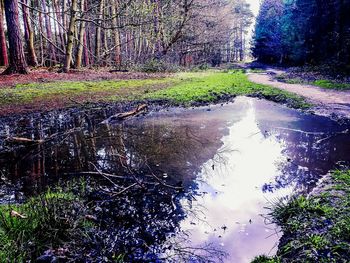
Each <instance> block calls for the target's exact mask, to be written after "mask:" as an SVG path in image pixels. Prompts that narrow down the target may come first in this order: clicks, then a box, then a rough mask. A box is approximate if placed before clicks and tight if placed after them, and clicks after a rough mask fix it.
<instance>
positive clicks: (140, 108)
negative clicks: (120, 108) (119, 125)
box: [102, 104, 148, 123]
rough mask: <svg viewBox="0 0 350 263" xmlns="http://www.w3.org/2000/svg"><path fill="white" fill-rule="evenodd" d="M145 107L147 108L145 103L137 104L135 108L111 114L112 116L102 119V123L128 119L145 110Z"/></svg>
mask: <svg viewBox="0 0 350 263" xmlns="http://www.w3.org/2000/svg"><path fill="white" fill-rule="evenodd" d="M147 108H148V106H147V105H146V104H142V105H139V106H137V107H136V109H135V110H132V111H127V112H123V113H118V114H116V115H113V116H111V117H109V118H108V119H106V120H104V121H103V122H102V123H108V122H110V121H122V120H125V119H128V118H130V117H135V116H138V115H140V114H141V113H143V112H145V111H146V110H147Z"/></svg>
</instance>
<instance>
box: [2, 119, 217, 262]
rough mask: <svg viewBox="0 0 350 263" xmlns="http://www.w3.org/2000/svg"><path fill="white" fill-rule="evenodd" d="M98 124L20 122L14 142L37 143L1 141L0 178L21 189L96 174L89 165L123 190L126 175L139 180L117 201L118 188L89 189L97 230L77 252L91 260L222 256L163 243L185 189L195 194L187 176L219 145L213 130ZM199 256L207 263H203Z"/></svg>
mask: <svg viewBox="0 0 350 263" xmlns="http://www.w3.org/2000/svg"><path fill="white" fill-rule="evenodd" d="M103 118H105V116H103ZM103 118H102V119H103ZM100 119H101V118H97V117H95V116H89V115H87V114H81V115H80V114H76V115H74V116H67V118H65V117H64V116H57V115H52V116H51V118H49V119H44V120H41V119H34V118H29V119H27V120H22V121H21V122H22V123H21V125H22V127H27V128H26V129H25V131H24V132H21V133H16V136H21V137H25V138H31V139H34V140H38V139H44V140H45V143H41V144H32V145H26V146H25V147H24V146H23V145H16V144H9V143H3V142H2V144H1V147H2V148H1V150H2V153H0V163H1V166H2V167H3V168H2V172H3V173H4V174H5V175H6V176H7V175H9V177H10V178H12V179H13V178H20V177H23V176H24V177H27V178H28V179H29V182H28V183H26V184H24V185H29V183H30V184H31V185H32V184H34V181H30V179H31V178H33V177H37V178H39V179H40V180H41V179H42V178H54V177H60V176H62V175H63V174H73V175H74V174H79V173H84V172H96V169H95V167H96V168H97V169H98V170H100V171H101V172H103V173H113V174H115V175H118V176H126V177H129V179H127V180H123V179H120V182H119V181H118V184H119V185H120V187H121V188H123V187H125V186H127V185H130V173H132V174H133V175H134V176H137V177H138V178H140V179H141V182H142V184H141V185H136V187H134V188H133V189H132V191H129V192H125V193H123V194H120V195H118V196H115V195H114V194H115V192H117V191H119V190H120V189H119V190H118V188H117V187H116V188H115V189H114V187H115V186H114V185H110V184H109V182H108V181H106V180H104V181H100V180H99V181H98V183H96V184H94V187H92V188H91V191H90V193H89V195H88V196H87V200H86V202H87V204H89V206H91V209H92V211H94V213H95V214H96V216H97V218H98V219H99V220H100V221H99V222H100V224H101V226H100V227H99V229H98V231H96V232H94V233H92V234H91V236H90V240H89V242H88V243H89V246H86V247H85V248H82V249H83V250H84V249H86V250H87V251H86V253H92V254H91V255H93V256H92V257H93V258H100V259H102V258H103V256H107V257H109V258H112V257H113V255H115V254H125V255H126V261H127V262H149V261H156V260H158V259H160V257H164V256H165V257H166V260H167V261H169V262H179V261H176V259H179V260H185V259H189V260H196V261H194V262H210V260H209V259H210V257H209V255H210V256H212V257H211V258H216V259H218V258H220V257H222V256H223V255H224V253H223V252H221V251H220V250H218V249H217V248H215V247H213V246H210V245H205V246H203V247H197V248H194V247H191V246H190V244H189V242H186V240H185V239H188V238H189V237H188V236H183V237H182V238H183V240H182V241H181V242H179V241H177V242H175V243H174V240H173V239H172V238H171V236H172V235H173V234H174V233H175V232H178V230H179V229H178V228H179V223H180V221H181V220H183V219H184V218H185V217H186V215H187V211H184V207H183V206H182V204H181V203H180V201H179V200H180V199H182V198H184V196H185V197H187V198H189V199H190V198H191V196H192V194H191V191H192V190H190V188H188V187H187V186H188V185H191V184H192V189H193V188H195V185H193V184H195V183H194V182H193V179H194V175H195V174H196V173H197V172H198V169H199V168H200V166H201V164H202V163H204V162H205V161H206V160H208V159H210V158H212V157H213V156H214V155H215V153H216V151H217V149H218V148H220V146H221V144H222V142H221V141H220V140H218V137H219V138H220V137H221V136H222V134H220V132H219V131H218V130H217V129H216V127H215V126H214V127H212V128H209V129H201V128H200V125H199V124H198V125H197V124H193V125H190V124H187V125H184V126H182V125H175V124H172V123H169V122H165V123H163V124H162V123H160V124H159V123H155V122H152V121H139V120H138V119H135V120H134V121H131V122H127V123H120V124H115V125H108V124H106V125H100V124H99V123H100ZM91 163H92V164H93V165H92V164H91ZM151 173H154V174H155V175H156V176H158V177H159V178H162V179H164V180H166V181H167V182H169V184H174V183H176V182H178V181H182V182H183V185H184V186H185V189H184V190H185V191H184V192H182V193H179V192H178V191H176V190H175V189H171V188H167V187H164V186H163V185H161V184H158V183H157V181H155V182H154V180H153V183H152V180H151V179H152V178H149V176H150V174H151ZM43 175H46V176H43ZM113 180H114V179H113ZM142 186H147V188H145V187H142ZM23 190H24V191H27V190H26V189H25V188H24V189H22V191H23ZM28 191H31V189H30V190H28ZM28 193H29V194H30V192H28ZM194 211H195V210H193V211H192V213H194ZM171 242H173V243H171ZM91 251H93V252H91ZM205 257H208V260H205V261H203V260H204V259H205ZM82 260H83V259H82Z"/></svg>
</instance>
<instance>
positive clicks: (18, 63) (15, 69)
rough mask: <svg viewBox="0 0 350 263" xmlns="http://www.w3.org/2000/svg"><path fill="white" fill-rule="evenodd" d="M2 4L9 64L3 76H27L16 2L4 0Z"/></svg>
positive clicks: (16, 0) (14, 0)
mask: <svg viewBox="0 0 350 263" xmlns="http://www.w3.org/2000/svg"><path fill="white" fill-rule="evenodd" d="M4 3H5V14H6V23H7V29H8V30H7V31H8V40H9V47H10V48H9V51H10V61H9V62H10V63H9V67H8V68H7V69H6V70H5V72H4V74H14V73H20V74H27V73H28V69H27V63H26V60H25V57H24V50H23V43H22V36H21V31H20V23H19V18H18V0H5V1H4Z"/></svg>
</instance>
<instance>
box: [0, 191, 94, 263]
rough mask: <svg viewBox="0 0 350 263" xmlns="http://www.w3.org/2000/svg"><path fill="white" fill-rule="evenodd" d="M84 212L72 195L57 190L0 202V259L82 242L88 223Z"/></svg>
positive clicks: (23, 258)
mask: <svg viewBox="0 0 350 263" xmlns="http://www.w3.org/2000/svg"><path fill="white" fill-rule="evenodd" d="M85 213H86V209H85V208H84V206H83V204H82V202H81V201H80V200H79V199H78V198H77V197H76V196H75V195H73V194H72V193H70V192H68V193H67V192H63V191H60V190H56V191H54V192H52V191H47V192H46V193H44V194H41V195H40V196H38V197H35V198H31V199H29V200H28V201H27V202H26V203H24V204H20V205H2V206H0V262H24V261H26V260H28V259H36V258H38V257H40V256H41V255H43V253H44V252H45V251H48V252H47V253H48V254H50V251H54V250H55V249H62V248H64V247H74V246H79V245H81V244H82V243H83V240H84V238H86V235H85V234H86V229H87V228H88V227H89V225H90V222H88V221H87V220H86V219H85V217H84V216H85ZM48 262H51V261H48Z"/></svg>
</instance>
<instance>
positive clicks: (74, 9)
mask: <svg viewBox="0 0 350 263" xmlns="http://www.w3.org/2000/svg"><path fill="white" fill-rule="evenodd" d="M76 16H77V0H72V6H71V18H70V22H69V29H68V42H67V48H66V58H65V61H64V66H63V72H66V73H67V72H69V69H70V65H71V63H72V52H73V42H74V33H75V32H74V30H75V20H76Z"/></svg>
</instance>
